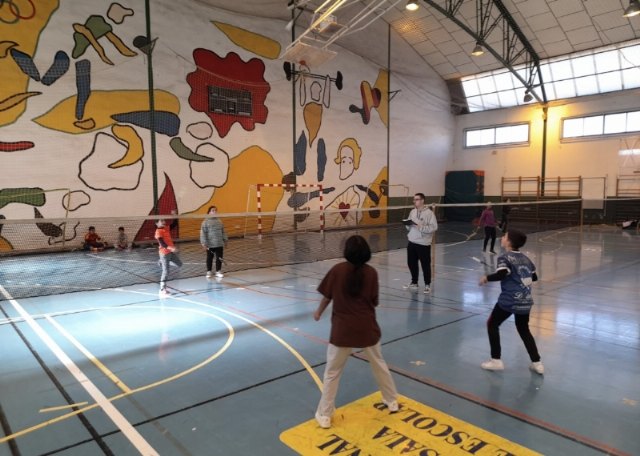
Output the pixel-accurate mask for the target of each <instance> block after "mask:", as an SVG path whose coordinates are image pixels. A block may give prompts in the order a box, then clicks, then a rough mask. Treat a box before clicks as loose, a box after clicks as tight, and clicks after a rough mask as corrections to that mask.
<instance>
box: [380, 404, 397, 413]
mask: <svg viewBox="0 0 640 456" xmlns="http://www.w3.org/2000/svg"><path fill="white" fill-rule="evenodd" d="M382 402H384V405H386V406H387V408H388V409H389V411H390V412H391V413H395V412H397V411H398V410H400V406H399V405H398V401H393V402H385V401H382Z"/></svg>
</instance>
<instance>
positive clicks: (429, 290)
mask: <svg viewBox="0 0 640 456" xmlns="http://www.w3.org/2000/svg"><path fill="white" fill-rule="evenodd" d="M429 293H431V285H425V287H424V294H429Z"/></svg>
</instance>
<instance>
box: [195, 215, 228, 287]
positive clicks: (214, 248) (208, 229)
mask: <svg viewBox="0 0 640 456" xmlns="http://www.w3.org/2000/svg"><path fill="white" fill-rule="evenodd" d="M217 211H218V208H217V207H215V206H211V207H210V208H209V211H208V212H209V217H207V218H206V219H204V220H203V222H202V225H201V226H200V244H202V247H203V248H204V249H205V250H206V251H207V278H208V277H211V276H212V273H211V267H212V266H213V257H214V256H215V257H216V277H218V278H222V277H224V274H222V257H223V253H224V246H225V245H226V243H227V240H228V238H227V233H225V231H224V225H223V224H222V222H221V221H220V219H219V218H218V217H216V214H217Z"/></svg>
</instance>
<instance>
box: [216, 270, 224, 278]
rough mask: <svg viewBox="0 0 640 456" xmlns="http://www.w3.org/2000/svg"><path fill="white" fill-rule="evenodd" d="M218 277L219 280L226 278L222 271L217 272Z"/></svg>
mask: <svg viewBox="0 0 640 456" xmlns="http://www.w3.org/2000/svg"><path fill="white" fill-rule="evenodd" d="M216 277H218V278H219V279H221V278H223V277H224V274H223V273H222V272H220V271H216Z"/></svg>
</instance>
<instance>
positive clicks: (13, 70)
mask: <svg viewBox="0 0 640 456" xmlns="http://www.w3.org/2000/svg"><path fill="white" fill-rule="evenodd" d="M18 3H19V5H20V9H21V11H22V10H23V9H25V11H23V13H24V14H28V13H30V11H31V10H30V9H29V8H30V5H29V4H28V2H18ZM33 3H34V4H35V5H37V6H36V8H37V14H36V15H35V16H34V17H33V18H31V19H29V20H19V21H17V22H16V23H15V24H10V23H7V21H0V36H1V37H11V41H14V42H16V43H18V44H19V45H20V50H21V51H22V52H24V53H25V54H28V55H31V56H33V55H35V52H36V48H37V46H38V40H39V39H40V33H42V31H43V30H44V28H45V27H46V25H47V23H48V22H49V19H50V18H51V16H52V14H53V12H54V11H55V10H56V9H58V5H59V1H58V0H38V1H37V2H33ZM23 5H25V8H22V6H23ZM10 8H11V5H10V3H9V2H6V3H5V4H4V5H3V6H2V11H3V14H4V15H3V16H2V17H4V18H5V19H7V20H9V19H10V18H9V17H8V16H9V13H8V11H9V10H10ZM5 16H6V17H5ZM11 41H4V43H7V42H9V43H10V42H11ZM5 46H7V45H5ZM8 46H9V49H10V48H11V46H10V45H8ZM5 52H8V49H5ZM51 57H52V56H51ZM0 74H1V75H2V84H0V100H4V99H6V98H8V97H10V96H12V95H14V94H16V93H24V92H26V91H27V90H28V88H29V76H27V75H26V74H24V73H23V72H22V71H21V70H20V68H19V67H18V65H16V62H14V61H13V59H12V58H10V57H7V58H4V59H0ZM25 109H26V103H19V104H17V105H15V106H13V107H12V108H10V109H7V110H5V111H2V112H0V126H3V125H9V124H11V123H13V122H15V121H16V120H18V118H19V117H20V116H21V115H22V114H23V113H24V111H25Z"/></svg>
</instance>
